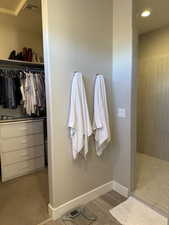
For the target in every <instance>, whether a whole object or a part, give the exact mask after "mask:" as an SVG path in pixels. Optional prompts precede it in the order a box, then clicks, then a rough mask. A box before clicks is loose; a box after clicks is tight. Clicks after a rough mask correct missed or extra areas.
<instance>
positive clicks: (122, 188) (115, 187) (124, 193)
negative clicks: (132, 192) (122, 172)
mask: <svg viewBox="0 0 169 225" xmlns="http://www.w3.org/2000/svg"><path fill="white" fill-rule="evenodd" d="M113 190H114V191H116V192H118V193H119V194H121V195H122V196H124V197H126V198H127V197H129V190H128V188H127V187H125V186H123V185H121V184H119V183H118V182H116V181H113Z"/></svg>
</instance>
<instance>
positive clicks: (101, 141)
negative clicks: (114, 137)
mask: <svg viewBox="0 0 169 225" xmlns="http://www.w3.org/2000/svg"><path fill="white" fill-rule="evenodd" d="M93 129H94V131H95V141H96V153H97V155H98V156H101V155H102V153H103V151H104V149H105V148H106V146H107V144H108V143H109V142H110V141H111V133H110V126H109V113H108V104H107V97H106V88H105V80H104V77H103V75H101V74H100V75H97V77H96V80H95V93H94V118H93Z"/></svg>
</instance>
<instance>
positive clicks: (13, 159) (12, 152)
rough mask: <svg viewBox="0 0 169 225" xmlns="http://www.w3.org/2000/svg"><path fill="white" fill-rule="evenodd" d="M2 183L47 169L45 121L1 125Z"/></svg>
mask: <svg viewBox="0 0 169 225" xmlns="http://www.w3.org/2000/svg"><path fill="white" fill-rule="evenodd" d="M0 153H1V174H2V181H3V182H4V181H7V180H10V179H13V178H15V177H19V176H22V175H26V174H29V173H32V172H33V171H36V170H38V169H41V168H44V167H45V162H44V161H45V160H44V130H43V120H30V121H20V122H9V123H2V124H0Z"/></svg>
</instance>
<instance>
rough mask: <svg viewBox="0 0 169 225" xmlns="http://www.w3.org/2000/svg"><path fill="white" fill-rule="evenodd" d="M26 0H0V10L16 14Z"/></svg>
mask: <svg viewBox="0 0 169 225" xmlns="http://www.w3.org/2000/svg"><path fill="white" fill-rule="evenodd" d="M26 2H27V0H12V1H11V0H1V2H0V12H1V13H5V14H9V15H14V16H17V15H18V14H19V12H20V11H21V10H22V8H23V7H24V5H25V4H26Z"/></svg>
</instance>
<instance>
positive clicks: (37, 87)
mask: <svg viewBox="0 0 169 225" xmlns="http://www.w3.org/2000/svg"><path fill="white" fill-rule="evenodd" d="M24 75H25V76H24V77H23V78H22V80H21V88H20V90H21V93H22V99H23V105H24V108H25V111H26V113H27V114H28V115H30V116H31V115H32V114H36V115H39V114H40V113H41V112H43V111H45V109H46V96H45V81H44V78H43V75H42V74H38V73H35V74H33V73H31V72H24Z"/></svg>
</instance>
